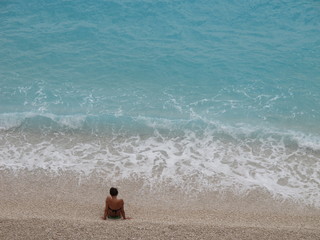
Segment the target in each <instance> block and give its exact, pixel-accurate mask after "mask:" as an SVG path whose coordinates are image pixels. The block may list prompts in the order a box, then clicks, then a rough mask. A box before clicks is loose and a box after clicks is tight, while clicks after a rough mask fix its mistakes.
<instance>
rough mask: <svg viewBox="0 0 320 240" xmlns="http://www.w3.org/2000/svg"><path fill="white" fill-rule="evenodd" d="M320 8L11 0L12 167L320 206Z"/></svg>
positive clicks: (0, 62) (5, 63) (2, 87)
mask: <svg viewBox="0 0 320 240" xmlns="http://www.w3.org/2000/svg"><path fill="white" fill-rule="evenodd" d="M319 123H320V1H319V0H299V1H295V0H268V1H267V0H246V1H241V0H240V1H239V0H238V1H235V0H229V1H225V0H197V1H195V0H95V1H85V0H56V1H52V0H28V1H25V0H2V1H0V170H10V171H19V170H28V171H36V170H39V169H42V170H46V171H50V172H53V173H59V172H64V171H66V172H67V171H72V172H76V173H77V174H79V175H90V174H100V176H105V177H106V178H110V179H114V180H119V181H121V180H125V179H126V180H130V179H132V181H134V180H137V179H143V181H144V182H145V184H146V185H148V186H153V187H157V185H158V184H160V183H167V184H171V185H175V186H179V187H181V188H183V189H186V191H187V190H193V189H196V190H197V191H233V192H235V193H246V192H248V191H250V190H254V189H263V190H266V191H268V192H269V193H271V194H272V195H273V196H275V197H276V198H279V197H280V198H281V199H291V200H295V201H300V202H303V203H306V204H310V205H314V206H318V207H319V206H320V197H319V195H320V124H319Z"/></svg>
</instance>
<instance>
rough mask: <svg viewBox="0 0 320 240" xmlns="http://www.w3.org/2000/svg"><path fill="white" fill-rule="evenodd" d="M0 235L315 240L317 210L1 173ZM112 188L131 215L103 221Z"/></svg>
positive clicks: (246, 197) (259, 197)
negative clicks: (125, 218)
mask: <svg viewBox="0 0 320 240" xmlns="http://www.w3.org/2000/svg"><path fill="white" fill-rule="evenodd" d="M0 173H1V175H0V199H1V202H0V239H290V240H291V239H320V210H319V209H318V208H315V207H311V206H305V205H303V204H301V203H299V204H298V203H294V202H290V201H283V200H282V199H280V198H279V199H274V198H273V197H271V196H269V195H268V193H266V192H263V191H261V190H255V191H252V192H250V193H245V194H242V195H238V194H237V195H235V194H232V193H227V192H223V193H222V192H219V193H218V192H210V191H208V192H205V193H203V192H202V193H197V192H188V193H186V192H185V189H184V188H181V189H180V188H174V187H168V185H167V184H164V183H159V185H158V186H157V188H156V189H155V188H153V189H151V188H148V187H146V186H145V185H144V181H143V180H137V179H135V180H132V179H129V180H127V181H122V182H111V181H108V180H107V179H105V178H103V177H102V176H97V175H94V174H93V175H92V176H90V177H84V176H79V174H75V173H73V172H60V173H58V174H52V173H50V172H47V171H42V170H38V171H27V170H24V171H19V172H15V173H13V172H11V171H8V170H1V171H0ZM111 186H115V187H118V189H119V192H120V194H119V197H120V198H123V199H124V200H125V210H126V214H127V216H128V217H132V219H131V220H106V221H104V220H102V219H101V216H102V215H103V209H104V199H105V197H106V196H107V194H108V190H109V188H110V187H111Z"/></svg>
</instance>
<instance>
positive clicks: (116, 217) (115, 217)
mask: <svg viewBox="0 0 320 240" xmlns="http://www.w3.org/2000/svg"><path fill="white" fill-rule="evenodd" d="M108 218H109V219H120V218H121V216H108Z"/></svg>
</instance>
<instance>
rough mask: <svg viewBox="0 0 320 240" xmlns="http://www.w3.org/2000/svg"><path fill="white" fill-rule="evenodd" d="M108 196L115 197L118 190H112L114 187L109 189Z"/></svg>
mask: <svg viewBox="0 0 320 240" xmlns="http://www.w3.org/2000/svg"><path fill="white" fill-rule="evenodd" d="M110 195H111V196H112V197H115V196H117V195H118V189H116V188H114V187H112V188H110Z"/></svg>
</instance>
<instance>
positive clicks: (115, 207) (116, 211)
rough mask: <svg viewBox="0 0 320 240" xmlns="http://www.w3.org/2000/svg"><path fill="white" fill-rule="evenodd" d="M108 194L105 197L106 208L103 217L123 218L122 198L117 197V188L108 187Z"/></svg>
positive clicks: (124, 217)
mask: <svg viewBox="0 0 320 240" xmlns="http://www.w3.org/2000/svg"><path fill="white" fill-rule="evenodd" d="M110 195H111V196H108V197H107V199H106V208H105V210H104V216H103V219H104V220H106V219H107V218H109V219H120V218H121V216H122V218H123V219H127V218H126V213H125V212H124V201H123V199H117V196H118V190H117V189H116V188H113V187H112V188H110Z"/></svg>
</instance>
